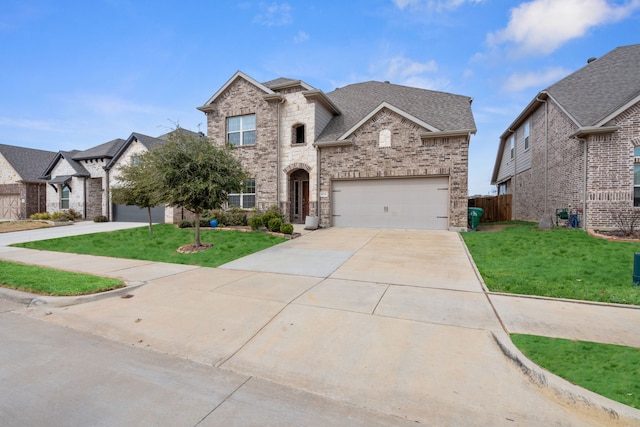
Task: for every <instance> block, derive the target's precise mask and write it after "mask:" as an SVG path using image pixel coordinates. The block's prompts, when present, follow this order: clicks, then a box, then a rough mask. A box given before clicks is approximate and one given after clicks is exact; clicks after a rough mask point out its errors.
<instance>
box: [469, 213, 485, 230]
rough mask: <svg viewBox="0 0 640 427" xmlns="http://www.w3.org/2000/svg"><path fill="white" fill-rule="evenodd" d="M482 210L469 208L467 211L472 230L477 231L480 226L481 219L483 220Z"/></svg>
mask: <svg viewBox="0 0 640 427" xmlns="http://www.w3.org/2000/svg"><path fill="white" fill-rule="evenodd" d="M483 212H484V211H483V210H482V208H469V209H468V210H467V219H468V225H469V228H470V229H471V230H475V229H477V228H478V225H480V218H482V213H483Z"/></svg>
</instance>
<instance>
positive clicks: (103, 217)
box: [93, 215, 109, 222]
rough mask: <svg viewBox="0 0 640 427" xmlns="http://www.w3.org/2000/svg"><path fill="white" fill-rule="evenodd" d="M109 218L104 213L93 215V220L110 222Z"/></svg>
mask: <svg viewBox="0 0 640 427" xmlns="http://www.w3.org/2000/svg"><path fill="white" fill-rule="evenodd" d="M108 221H109V219H108V218H107V217H106V216H104V215H98V216H95V217H93V222H108Z"/></svg>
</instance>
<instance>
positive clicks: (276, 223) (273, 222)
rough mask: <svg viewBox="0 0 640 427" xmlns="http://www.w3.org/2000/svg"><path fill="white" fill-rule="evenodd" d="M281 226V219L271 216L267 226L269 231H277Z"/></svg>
mask: <svg viewBox="0 0 640 427" xmlns="http://www.w3.org/2000/svg"><path fill="white" fill-rule="evenodd" d="M281 226H282V220H281V219H280V218H272V219H270V220H269V224H268V225H267V227H268V228H269V230H270V231H273V232H274V233H277V232H279V231H280V227H281Z"/></svg>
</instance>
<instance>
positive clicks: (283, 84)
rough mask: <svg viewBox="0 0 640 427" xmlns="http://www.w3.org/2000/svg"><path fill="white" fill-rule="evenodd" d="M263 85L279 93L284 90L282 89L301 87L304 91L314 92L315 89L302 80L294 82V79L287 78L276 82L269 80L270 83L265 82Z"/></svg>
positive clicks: (278, 79)
mask: <svg viewBox="0 0 640 427" xmlns="http://www.w3.org/2000/svg"><path fill="white" fill-rule="evenodd" d="M262 84H263V85H265V86H266V87H268V88H269V89H271V90H274V91H278V90H282V89H288V88H292V87H296V86H299V87H301V88H303V89H306V90H312V89H315V88H314V87H313V86H311V85H310V84H308V83H305V82H303V81H302V80H294V79H289V78H286V77H279V78H277V79H274V80H269V81H268V82H264V83H262Z"/></svg>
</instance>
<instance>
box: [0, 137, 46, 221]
mask: <svg viewBox="0 0 640 427" xmlns="http://www.w3.org/2000/svg"><path fill="white" fill-rule="evenodd" d="M55 155H56V153H54V152H52V151H44V150H35V149H32V148H24V147H16V146H13V145H5V144H0V219H12V220H13V219H28V218H29V216H30V215H32V214H34V213H39V212H45V211H46V202H47V198H46V194H47V191H46V182H45V181H43V180H41V179H39V177H40V172H41V171H42V170H44V168H45V167H46V166H47V165H48V164H49V163H50V162H51V160H52V159H53V157H54V156H55Z"/></svg>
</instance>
